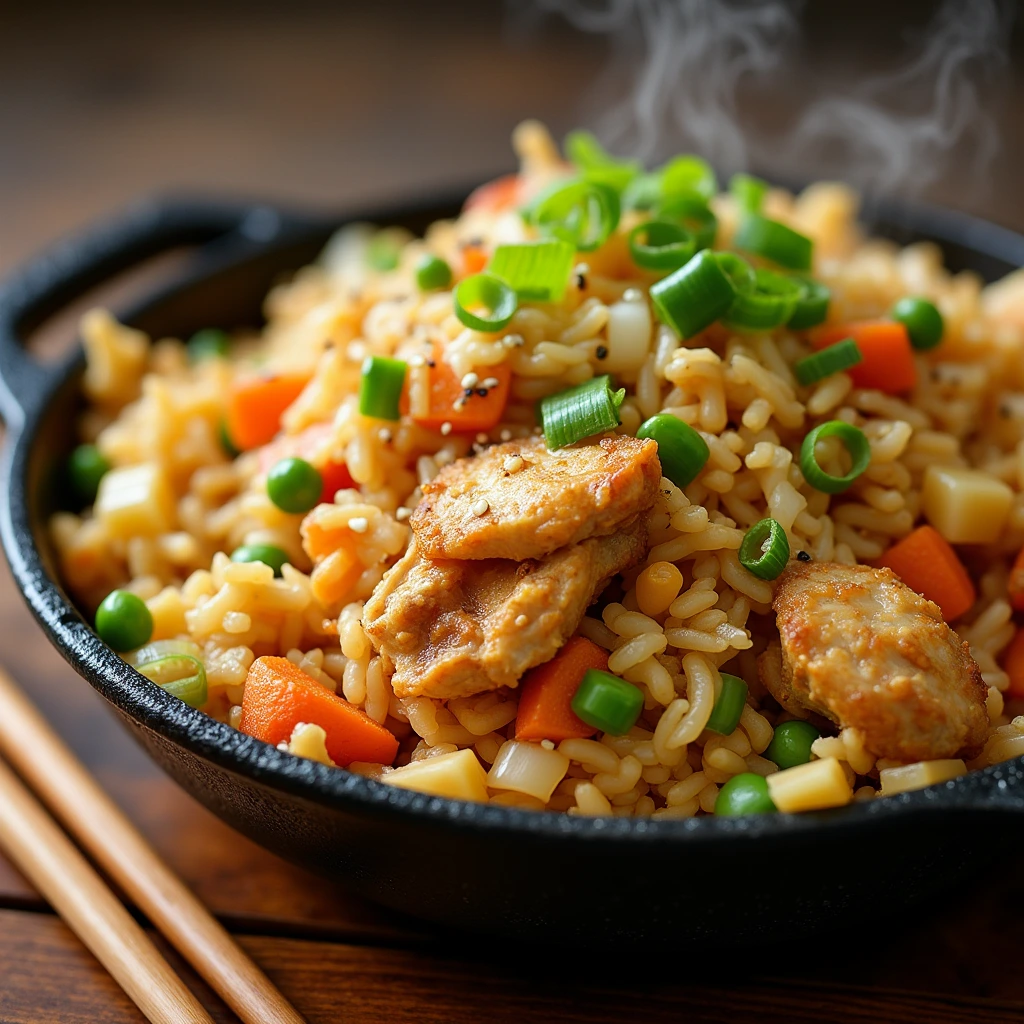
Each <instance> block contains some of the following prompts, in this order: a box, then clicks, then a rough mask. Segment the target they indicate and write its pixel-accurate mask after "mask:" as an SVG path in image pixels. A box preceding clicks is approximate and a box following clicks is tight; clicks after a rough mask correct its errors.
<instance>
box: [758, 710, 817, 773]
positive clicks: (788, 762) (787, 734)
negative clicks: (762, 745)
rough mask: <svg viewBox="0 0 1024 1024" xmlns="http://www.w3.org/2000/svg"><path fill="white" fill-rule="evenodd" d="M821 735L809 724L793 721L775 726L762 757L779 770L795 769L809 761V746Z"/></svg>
mask: <svg viewBox="0 0 1024 1024" xmlns="http://www.w3.org/2000/svg"><path fill="white" fill-rule="evenodd" d="M820 735H821V733H820V732H818V730H817V729H815V728H814V726H813V725H811V723H810V722H801V721H799V720H797V719H794V720H793V721H792V722H783V723H782V724H781V725H779V726H776V729H775V735H774V736H772V741H771V743H769V744H768V749H767V750H766V751H765V752H764V756H765V757H767V758H768V760H769V761H774V762H775V763H776V764H777V765H778V766H779V767H780V768H795V767H796V766H797V765H798V764H807V762H808V761H810V759H811V744H812V743H813V742H814V741H815V740H816V739H817V738H818V737H819V736H820Z"/></svg>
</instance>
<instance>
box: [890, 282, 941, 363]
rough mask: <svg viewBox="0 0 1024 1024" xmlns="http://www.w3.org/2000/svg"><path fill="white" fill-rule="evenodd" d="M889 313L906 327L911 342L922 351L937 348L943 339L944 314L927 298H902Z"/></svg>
mask: <svg viewBox="0 0 1024 1024" xmlns="http://www.w3.org/2000/svg"><path fill="white" fill-rule="evenodd" d="M889 315H890V316H891V317H892V318H893V320H897V321H899V323H901V324H903V326H904V327H906V329H907V336H908V337H909V338H910V344H911V345H912V346H913V347H914V348H916V349H918V350H920V351H922V352H924V351H927V350H928V349H930V348H935V346H936V345H938V344H939V343H940V342H941V341H942V332H943V330H944V329H945V323H944V322H943V319H942V314H941V313H940V312H939V311H938V309H937V308H936V307H935V304H934V303H932V302H929V301H928V300H927V299H917V298H912V297H910V296H908V297H907V298H905V299H900V301H899V302H897V303H896V305H895V306H893V307H892V312H891V313H890V314H889Z"/></svg>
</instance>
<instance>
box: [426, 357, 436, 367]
mask: <svg viewBox="0 0 1024 1024" xmlns="http://www.w3.org/2000/svg"><path fill="white" fill-rule="evenodd" d="M427 366H429V367H430V368H431V369H433V368H434V367H435V366H437V363H435V362H434V360H433V359H428V360H427Z"/></svg>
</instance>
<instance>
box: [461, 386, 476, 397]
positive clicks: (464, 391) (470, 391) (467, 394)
mask: <svg viewBox="0 0 1024 1024" xmlns="http://www.w3.org/2000/svg"><path fill="white" fill-rule="evenodd" d="M462 396H463V398H472V397H473V389H472V388H463V389H462Z"/></svg>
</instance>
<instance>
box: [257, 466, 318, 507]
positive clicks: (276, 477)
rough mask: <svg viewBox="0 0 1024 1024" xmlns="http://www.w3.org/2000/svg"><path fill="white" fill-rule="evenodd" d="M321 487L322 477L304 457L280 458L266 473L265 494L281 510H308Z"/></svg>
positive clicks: (315, 499)
mask: <svg viewBox="0 0 1024 1024" xmlns="http://www.w3.org/2000/svg"><path fill="white" fill-rule="evenodd" d="M323 489H324V481H323V478H322V477H321V476H320V474H319V473H318V472H317V471H316V469H314V468H313V467H312V466H311V465H310V464H309V463H308V462H306V460H305V459H296V458H290V459H281V461H280V462H275V463H274V465H273V467H272V468H271V470H270V472H269V473H268V474H267V495H268V496H269V497H270V500H271V501H272V502H273V503H274V504H275V505H276V506H277V507H278V508H279V509H281V511H282V512H308V511H309V510H310V509H311V508H312V507H313V506H314V505H315V504H316V503H317V502H318V501H319V500H320V495H321V493H322V492H323Z"/></svg>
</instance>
